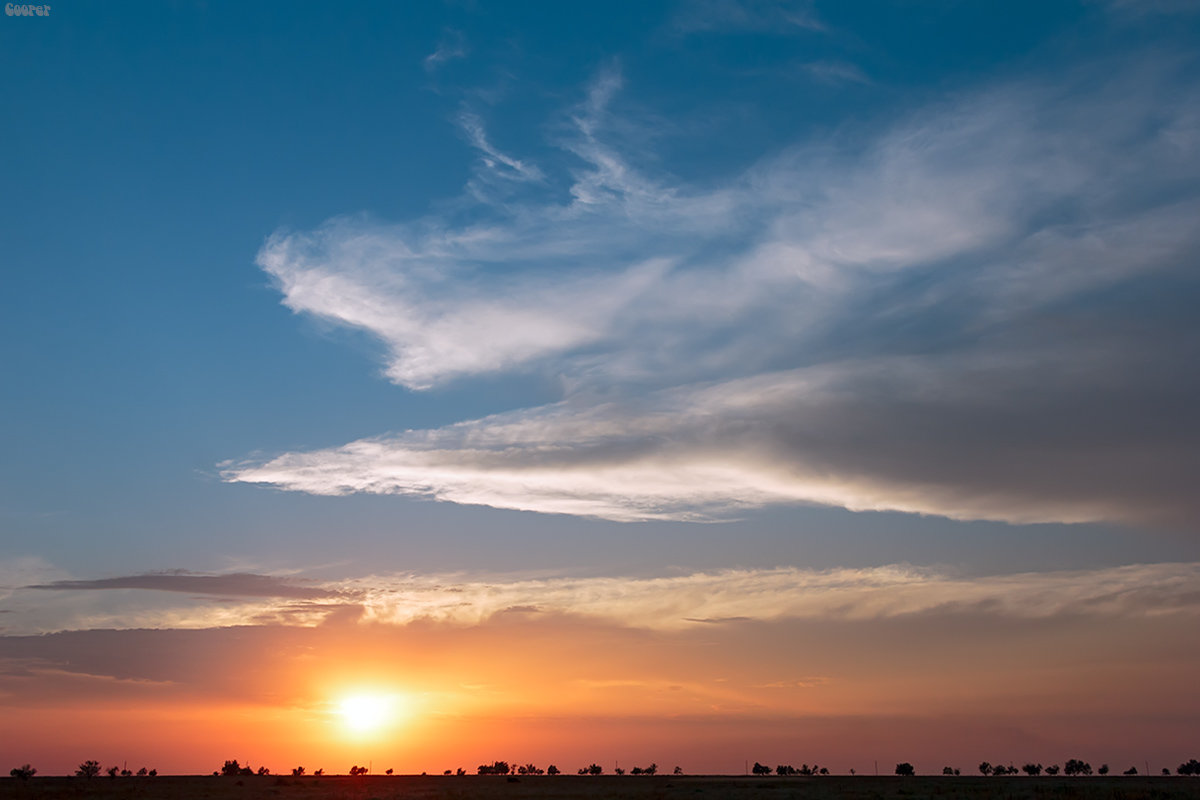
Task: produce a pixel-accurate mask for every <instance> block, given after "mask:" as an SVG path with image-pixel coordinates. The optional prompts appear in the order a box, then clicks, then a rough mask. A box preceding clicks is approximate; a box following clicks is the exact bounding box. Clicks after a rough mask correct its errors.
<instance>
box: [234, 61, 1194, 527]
mask: <svg viewBox="0 0 1200 800" xmlns="http://www.w3.org/2000/svg"><path fill="white" fill-rule="evenodd" d="M1125 66H1126V67H1127V69H1125V70H1124V71H1123V72H1122V71H1121V70H1113V69H1112V65H1111V64H1109V65H1102V66H1093V67H1090V68H1080V69H1079V70H1077V71H1075V72H1070V73H1067V74H1064V75H1063V76H1062V77H1061V78H1060V80H1058V81H1057V82H1053V83H1047V82H1033V81H1030V80H1022V81H1013V82H1010V83H1007V84H998V85H995V86H991V87H988V88H985V89H981V90H978V91H976V92H975V93H970V94H968V93H964V94H961V95H958V96H955V97H952V98H948V99H946V100H944V101H942V102H940V103H937V104H933V105H930V106H928V107H926V108H923V109H920V110H918V111H914V112H912V113H911V114H909V115H908V116H906V117H904V118H902V119H897V120H894V121H893V122H892V123H891V124H890V125H889V126H887V127H885V128H883V129H881V130H875V131H863V132H860V133H858V134H856V135H843V136H842V137H841V138H840V139H839V141H838V142H824V143H821V142H805V143H796V144H794V145H793V146H791V147H789V148H787V149H785V150H783V151H781V152H779V153H776V154H774V155H772V156H770V157H768V158H766V159H764V160H763V161H762V162H760V163H758V164H755V165H753V166H751V167H749V168H747V169H746V170H745V171H743V172H742V173H741V174H740V175H737V176H735V177H733V178H731V179H729V180H727V181H725V182H723V183H721V184H719V185H708V184H706V185H704V186H696V185H689V184H688V183H686V182H683V181H680V180H679V179H673V178H671V177H670V176H666V175H661V174H654V173H652V172H651V171H649V170H647V169H644V168H639V167H638V166H637V163H638V161H639V158H638V155H639V154H638V153H637V152H635V151H629V150H628V149H627V148H623V147H621V146H618V145H617V144H614V141H613V138H612V137H611V136H610V133H611V131H612V130H613V128H614V127H615V124H616V123H615V121H614V112H613V111H612V110H611V108H612V103H613V100H614V98H615V96H616V95H617V94H618V93H619V92H620V91H621V90H622V86H623V78H622V76H621V74H620V73H619V71H617V70H616V69H615V68H610V69H606V70H602V71H601V72H600V73H599V75H598V76H597V78H596V79H595V80H594V82H593V83H592V85H591V86H590V87H589V90H588V91H587V93H586V96H585V98H584V99H583V100H582V101H581V102H580V103H578V104H577V105H576V106H574V107H572V108H570V109H568V111H567V112H566V115H565V117H566V120H567V125H566V128H565V129H564V131H565V132H564V133H562V134H561V135H560V138H559V139H558V140H557V142H556V143H557V144H558V145H559V146H560V148H561V149H562V150H564V151H565V152H566V153H567V154H568V155H570V156H572V157H574V158H575V159H577V160H576V161H575V162H573V164H574V165H573V166H570V167H568V168H567V169H566V170H565V172H564V173H563V174H562V175H552V174H550V173H544V174H542V173H539V174H540V176H541V178H542V179H544V184H545V191H546V195H545V196H538V197H532V198H531V197H525V198H523V199H521V200H520V201H516V200H510V201H506V202H504V203H499V204H493V205H486V204H485V205H484V206H481V207H480V208H478V209H477V210H476V211H477V214H476V215H475V216H474V217H473V218H472V219H471V220H470V221H469V222H465V223H464V222H461V221H460V222H455V221H453V220H451V219H450V218H448V217H431V218H427V219H424V220H419V221H415V222H412V223H408V224H403V225H392V226H386V225H377V224H371V223H366V222H361V221H355V220H348V219H342V220H335V221H332V222H330V223H328V224H326V225H325V226H323V227H321V228H319V229H318V230H316V231H313V232H308V233H301V232H279V233H277V234H275V235H273V236H272V237H271V238H270V239H269V240H268V242H267V243H266V245H265V246H264V247H263V249H262V252H261V253H260V254H259V264H260V265H261V266H262V267H263V269H264V270H266V271H267V272H268V273H269V274H271V275H272V276H273V277H274V278H275V280H276V281H277V284H278V286H279V288H280V291H281V292H282V293H283V302H284V303H285V304H286V305H288V306H289V307H290V308H292V309H293V310H295V311H297V312H298V313H306V314H312V315H315V316H319V317H322V318H325V319H329V320H333V321H335V322H337V323H339V324H343V325H347V326H352V327H356V328H359V329H362V330H365V331H368V332H369V333H371V334H373V335H374V336H376V337H378V338H379V339H380V340H381V341H382V342H383V343H384V344H385V346H386V349H387V353H388V355H387V363H386V368H385V369H386V374H387V376H388V377H389V378H390V379H391V380H393V381H394V382H396V383H398V384H401V385H402V386H405V387H408V388H410V389H415V390H422V389H428V388H431V387H434V386H439V385H445V384H448V383H451V382H454V381H463V380H467V379H471V378H475V377H478V376H488V375H494V374H499V373H509V374H512V373H517V374H520V373H529V372H536V371H541V372H545V373H548V374H551V375H554V376H556V377H557V378H559V379H560V380H561V382H562V385H563V386H564V389H565V396H564V399H563V400H562V401H561V402H558V403H553V404H549V405H545V406H541V407H537V408H530V409H525V410H522V411H518V412H511V413H507V414H501V415H496V416H490V417H485V418H482V419H477V420H468V421H464V422H461V423H458V424H455V425H450V426H447V427H443V428H439V429H434V430H419V431H406V432H403V433H399V434H393V435H385V436H380V437H375V438H370V439H363V440H359V441H356V442H352V443H350V444H347V445H344V446H342V447H334V448H329V449H325V450H318V451H312V452H305V453H285V454H282V455H278V456H275V457H270V458H265V459H259V460H255V461H250V462H243V463H237V464H234V463H227V464H225V465H223V466H224V473H223V474H224V477H225V479H226V480H230V481H241V482H249V483H259V484H264V485H271V486H275V487H279V488H283V489H288V490H294V491H304V492H310V493H314V494H347V493H353V492H366V493H377V494H400V495H412V496H419V497H429V498H434V499H438V500H444V501H450V502H456V503H469V504H477V505H486V506H492V507H497V508H510V509H520V510H528V511H538V512H543V513H562V514H573V515H580V516H590V517H598V518H603V519H610V520H618V521H631V520H644V519H676V520H709V519H723V518H728V517H729V516H732V515H737V514H741V513H744V512H745V511H746V510H747V509H752V508H758V507H762V506H767V505H774V504H796V503H816V504H824V505H836V506H843V507H846V508H850V509H856V510H859V509H872V510H898V511H905V512H912V513H925V514H937V515H942V516H947V517H951V518H956V519H992V520H1005V521H1010V522H1036V521H1061V522H1078V521H1087V520H1107V521H1118V522H1123V523H1138V524H1141V523H1152V524H1164V525H1171V526H1182V527H1194V526H1195V523H1196V522H1197V521H1200V501H1197V500H1196V499H1195V496H1194V492H1192V491H1191V488H1190V487H1189V486H1188V485H1187V483H1188V482H1187V480H1186V476H1187V475H1191V474H1195V473H1196V470H1197V468H1200V462H1198V458H1200V456H1198V455H1197V453H1200V426H1198V425H1197V424H1196V422H1195V417H1194V415H1193V414H1191V413H1190V412H1189V411H1188V409H1191V408H1194V407H1196V406H1197V405H1198V404H1200V378H1197V377H1196V374H1195V371H1194V370H1193V369H1191V368H1190V365H1191V364H1194V363H1195V362H1196V360H1197V358H1198V357H1200V326H1198V325H1197V323H1196V319H1195V315H1194V314H1191V313H1190V312H1189V310H1188V309H1189V308H1191V307H1192V305H1193V304H1194V301H1195V300H1197V299H1200V286H1198V285H1197V282H1196V280H1195V277H1194V270H1193V269H1192V266H1193V265H1194V263H1195V259H1196V258H1197V255H1198V254H1200V234H1198V233H1197V232H1196V226H1195V225H1193V224H1191V221H1192V220H1194V219H1196V218H1198V217H1200V192H1198V191H1197V189H1196V187H1197V186H1198V185H1200V181H1198V180H1197V179H1200V159H1197V158H1196V157H1195V156H1196V153H1197V152H1200V126H1197V125H1196V124H1195V120H1196V119H1197V118H1200V97H1198V96H1197V92H1196V91H1195V88H1194V83H1191V82H1188V81H1187V80H1182V79H1181V78H1180V74H1179V70H1180V69H1184V68H1183V67H1180V66H1179V62H1178V61H1174V62H1173V61H1171V60H1170V59H1165V58H1164V59H1148V60H1143V61H1140V62H1138V63H1135V64H1129V65H1125ZM1098 72H1103V73H1104V74H1105V75H1108V74H1113V73H1114V72H1115V73H1118V74H1121V75H1122V77H1119V78H1115V79H1111V80H1106V81H1104V82H1100V81H1097V80H1096V74H1097V73H1098ZM1113 108H1121V109H1122V113H1121V114H1113V113H1112V109H1113ZM468 122H469V120H468ZM464 124H467V123H464ZM467 128H468V130H470V129H471V128H470V124H468V125H467ZM477 146H478V147H479V149H480V150H482V151H484V152H485V153H487V152H489V148H491V145H490V143H489V142H488V140H487V139H486V137H485V136H484V135H483V133H482V128H481V127H480V128H479V134H478V141H477ZM505 158H507V157H505ZM640 160H643V161H644V160H645V159H644V158H643V159H640ZM510 162H511V163H510ZM495 168H496V169H501V170H502V171H504V172H506V173H511V174H513V175H520V174H521V169H522V168H524V165H523V162H519V161H516V160H515V159H509V160H507V161H505V160H503V159H500V157H499V155H497V160H496V162H495ZM555 187H557V188H558V191H554V189H555ZM1131 298H1136V299H1131Z"/></svg>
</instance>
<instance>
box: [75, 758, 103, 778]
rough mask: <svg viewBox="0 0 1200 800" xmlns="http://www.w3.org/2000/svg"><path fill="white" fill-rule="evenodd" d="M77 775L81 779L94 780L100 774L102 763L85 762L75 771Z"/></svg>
mask: <svg viewBox="0 0 1200 800" xmlns="http://www.w3.org/2000/svg"><path fill="white" fill-rule="evenodd" d="M75 774H76V775H77V776H79V777H80V778H94V777H96V776H97V775H99V774H100V762H99V761H85V762H83V763H82V764H80V765H79V766H78V767H77V768H76V769H75Z"/></svg>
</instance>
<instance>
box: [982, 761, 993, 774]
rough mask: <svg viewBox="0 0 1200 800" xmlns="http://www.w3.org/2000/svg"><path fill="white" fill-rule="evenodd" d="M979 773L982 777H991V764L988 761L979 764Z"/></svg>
mask: <svg viewBox="0 0 1200 800" xmlns="http://www.w3.org/2000/svg"><path fill="white" fill-rule="evenodd" d="M979 772H980V773H981V774H983V775H991V774H992V763H991V762H990V761H982V762H980V764H979Z"/></svg>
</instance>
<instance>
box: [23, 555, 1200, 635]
mask: <svg viewBox="0 0 1200 800" xmlns="http://www.w3.org/2000/svg"><path fill="white" fill-rule="evenodd" d="M146 577H147V576H132V577H129V578H113V579H107V580H100V581H60V582H57V583H55V584H49V585H45V586H36V587H27V591H36V592H38V593H39V594H40V595H41V598H40V599H39V598H34V597H31V596H29V595H27V594H25V595H20V594H19V595H18V596H17V597H15V598H13V599H12V600H10V603H12V604H13V605H14V606H16V607H18V608H21V607H24V610H21V611H19V612H18V613H17V614H15V615H14V617H15V618H14V619H12V620H8V622H10V623H11V624H10V625H9V626H8V628H7V631H8V632H9V633H38V632H47V631H55V630H72V629H97V628H160V629H173V628H187V629H198V628H214V627H227V626H233V625H265V624H271V625H285V626H301V627H308V626H313V625H321V624H329V623H331V622H342V623H359V624H383V625H389V626H392V625H400V626H406V625H411V624H414V623H435V624H440V625H450V626H475V625H482V624H486V623H489V622H494V621H496V620H499V619H502V618H505V617H510V616H518V617H522V618H536V619H541V618H545V619H559V618H577V619H588V620H592V621H595V622H598V623H602V624H605V625H616V626H620V627H623V628H632V629H646V630H664V631H666V630H681V629H688V628H693V627H695V626H697V625H711V624H736V623H739V622H772V621H780V620H814V621H836V620H842V621H856V620H860V621H861V620H882V619H897V618H908V617H921V616H931V615H932V616H948V615H957V616H967V617H978V616H983V617H989V618H1007V619H1026V620H1029V619H1048V618H1057V617H1074V616H1087V617H1096V616H1099V617H1105V618H1137V617H1148V616H1161V615H1164V614H1185V615H1188V616H1194V615H1196V614H1200V564H1189V563H1184V564H1176V563H1172V564H1139V565H1129V566H1123V567H1112V568H1107V569H1099V570H1081V571H1060V572H1040V573H1020V574H1012V575H996V576H987V577H972V578H963V577H957V576H955V575H953V574H950V573H946V572H944V571H938V570H935V569H930V568H916V567H911V566H908V565H891V566H884V567H874V568H867V569H834V570H823V571H818V570H804V569H798V568H794V567H788V568H780V569H769V570H736V569H735V570H723V571H719V572H700V573H693V574H688V575H675V576H664V577H658V578H622V577H592V578H567V577H561V578H536V579H522V578H503V577H497V578H484V577H470V576H462V575H431V576H413V575H376V576H368V577H363V578H358V579H352V580H346V581H340V582H336V583H335V582H328V583H321V584H313V585H312V586H311V588H309V589H307V590H305V591H306V593H305V594H304V595H303V596H301V595H300V594H296V593H294V592H293V594H288V593H287V592H288V591H289V590H288V589H287V588H286V587H287V586H289V585H291V584H287V583H284V584H283V588H279V589H270V590H268V589H263V590H262V591H256V590H255V589H254V588H253V587H255V586H259V585H263V586H274V585H276V583H277V580H276V579H274V578H271V577H269V576H261V575H256V576H251V575H228V576H213V580H214V581H215V582H216V583H228V584H230V585H231V586H246V585H247V584H249V586H250V587H251V588H249V589H244V590H243V591H241V592H240V594H241V599H236V598H230V599H221V598H218V597H214V596H209V597H205V596H192V597H189V598H188V599H186V600H180V601H166V600H163V599H161V595H158V596H157V598H156V597H154V595H155V594H156V593H155V592H142V593H133V594H130V593H129V592H122V593H115V596H114V599H113V601H112V602H111V603H110V604H108V605H105V604H103V603H101V602H99V601H97V599H96V598H95V596H94V594H95V592H96V590H97V589H112V588H116V587H122V588H126V589H129V588H140V589H160V588H162V586H161V585H160V584H161V582H155V581H151V582H147V581H146V580H145V578H146ZM178 586H179V587H180V588H181V587H182V584H179V585H178ZM48 591H52V592H53V593H54V594H55V595H57V597H58V601H57V602H55V603H51V604H50V605H49V606H47V605H46V604H45V602H43V601H45V595H46V593H47V592H48ZM229 594H234V592H232V591H231V592H229ZM35 601H36V602H35ZM47 608H52V609H55V616H54V618H53V619H51V617H50V616H48V614H47V611H46V609H47Z"/></svg>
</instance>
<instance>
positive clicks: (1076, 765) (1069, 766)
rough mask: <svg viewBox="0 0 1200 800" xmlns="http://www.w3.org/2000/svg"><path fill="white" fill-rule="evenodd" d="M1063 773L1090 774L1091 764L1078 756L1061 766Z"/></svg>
mask: <svg viewBox="0 0 1200 800" xmlns="http://www.w3.org/2000/svg"><path fill="white" fill-rule="evenodd" d="M1063 774H1064V775H1091V774H1092V765H1091V764H1089V763H1087V762H1086V761H1081V760H1080V759H1078V758H1072V759H1070V760H1069V761H1067V763H1066V764H1065V765H1064V766H1063Z"/></svg>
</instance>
